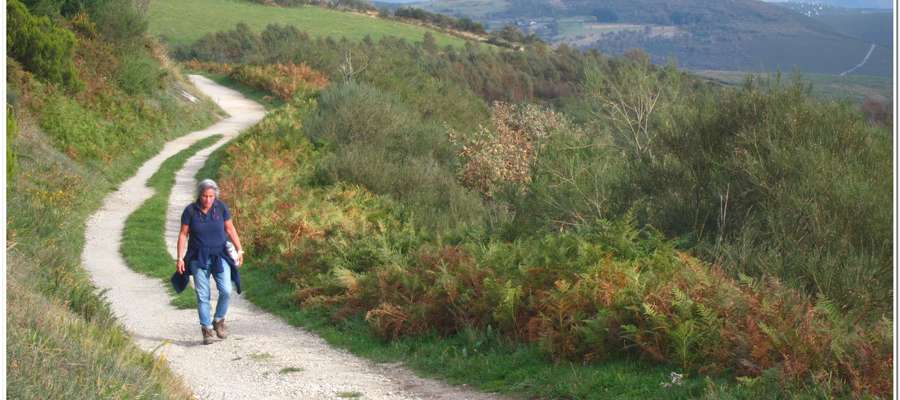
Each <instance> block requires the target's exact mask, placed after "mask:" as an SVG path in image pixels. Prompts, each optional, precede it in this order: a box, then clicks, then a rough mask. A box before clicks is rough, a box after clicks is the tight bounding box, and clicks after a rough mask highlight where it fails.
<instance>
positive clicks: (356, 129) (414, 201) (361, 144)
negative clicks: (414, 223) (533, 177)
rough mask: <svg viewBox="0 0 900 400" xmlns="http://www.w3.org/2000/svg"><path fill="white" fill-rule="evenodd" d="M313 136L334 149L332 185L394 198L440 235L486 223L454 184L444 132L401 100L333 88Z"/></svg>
mask: <svg viewBox="0 0 900 400" xmlns="http://www.w3.org/2000/svg"><path fill="white" fill-rule="evenodd" d="M307 132H308V134H309V135H310V137H311V138H312V139H313V141H315V142H317V143H320V144H321V145H325V146H328V148H329V149H333V152H334V153H333V155H331V156H327V157H326V158H325V159H323V161H322V163H321V166H320V175H321V176H323V177H324V178H325V181H326V182H328V181H337V180H345V181H348V182H353V183H358V184H361V185H364V186H365V187H366V188H368V189H369V190H372V191H373V192H375V193H378V194H387V195H390V196H392V197H393V198H394V199H396V200H399V201H400V202H402V203H404V204H406V205H408V206H409V210H408V211H409V212H412V213H413V214H415V215H417V216H418V218H419V221H420V222H422V223H424V224H425V225H427V226H429V227H431V228H434V229H438V230H443V229H445V228H448V227H457V226H463V225H467V224H472V223H479V222H480V221H481V218H483V216H484V207H483V205H482V204H481V201H480V199H479V198H478V197H477V195H475V194H474V193H471V192H469V191H467V190H466V189H464V188H463V187H461V186H460V185H459V184H458V183H457V182H456V179H455V177H454V174H453V172H452V168H453V166H454V164H453V163H454V161H455V158H454V156H453V152H452V150H451V148H450V145H449V143H448V141H447V139H446V138H447V136H446V133H445V132H446V130H445V129H444V128H441V127H440V126H437V125H435V124H429V123H427V122H424V121H422V120H421V119H420V118H419V117H418V116H417V115H416V114H415V113H413V112H412V111H411V110H410V109H408V108H407V107H406V106H405V105H403V104H402V103H400V102H399V100H398V99H397V98H396V97H393V96H390V95H387V94H385V93H384V92H382V91H380V90H378V89H375V88H372V87H371V86H368V85H365V84H361V83H349V84H344V85H333V86H332V87H330V88H329V89H327V90H325V91H324V92H322V95H321V97H320V108H319V110H318V112H317V113H316V114H315V115H314V116H313V117H312V118H310V121H309V124H308V129H307Z"/></svg>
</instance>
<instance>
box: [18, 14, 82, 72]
mask: <svg viewBox="0 0 900 400" xmlns="http://www.w3.org/2000/svg"><path fill="white" fill-rule="evenodd" d="M6 15H7V30H6V43H7V45H8V46H9V55H10V56H11V57H12V58H14V59H16V60H17V61H19V62H20V63H21V64H22V66H24V67H25V69H26V70H28V71H30V72H32V73H33V74H35V75H36V76H38V77H39V78H40V79H42V80H45V81H47V82H51V83H55V84H59V85H63V86H66V87H68V88H70V89H74V90H77V89H79V88H80V87H81V82H80V81H79V80H78V75H77V73H76V72H75V64H74V63H73V61H72V54H73V47H74V46H75V35H74V34H73V33H72V32H70V31H68V30H66V29H64V28H60V27H58V26H56V25H55V24H54V23H53V22H52V21H50V18H48V17H46V16H34V15H32V14H31V13H30V12H29V11H28V9H27V8H25V6H24V5H22V3H21V2H19V0H11V1H9V2H8V3H7V4H6Z"/></svg>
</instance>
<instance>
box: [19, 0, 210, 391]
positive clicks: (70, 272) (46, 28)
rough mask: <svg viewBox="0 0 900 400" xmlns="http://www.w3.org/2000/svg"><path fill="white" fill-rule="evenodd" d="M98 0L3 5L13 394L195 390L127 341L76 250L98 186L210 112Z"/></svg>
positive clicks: (104, 188) (132, 16) (110, 183)
mask: <svg viewBox="0 0 900 400" xmlns="http://www.w3.org/2000/svg"><path fill="white" fill-rule="evenodd" d="M28 3H29V4H31V3H32V2H28ZM47 3H49V2H47ZM73 3H74V2H73ZM103 4H104V5H105V6H106V7H108V8H106V9H99V8H96V7H88V6H84V8H82V9H79V8H78V7H77V6H73V7H75V9H74V10H72V9H67V10H65V11H66V12H65V13H63V12H61V11H62V10H54V9H52V8H51V6H50V5H48V4H44V6H45V7H43V8H41V9H38V10H35V9H29V8H27V7H26V6H25V5H23V4H22V3H21V2H19V1H18V0H10V1H8V2H7V8H6V10H7V18H8V20H7V21H8V25H7V39H8V42H9V44H8V45H9V47H8V50H9V52H8V53H7V71H6V88H7V95H6V111H7V113H6V118H7V119H6V127H7V136H6V138H7V147H6V154H7V187H6V207H7V225H6V227H7V231H6V232H7V236H6V261H7V268H6V274H7V275H6V279H7V280H6V290H7V292H6V293H7V297H6V301H7V314H6V329H7V330H6V333H7V336H6V354H7V359H6V360H7V361H6V366H7V370H6V371H7V374H6V393H7V396H8V398H12V399H75V398H107V399H113V398H116V399H136V398H166V399H185V400H186V399H190V398H192V396H191V391H190V388H188V387H187V386H185V385H184V383H183V382H182V381H181V378H180V377H178V376H177V375H175V374H173V373H172V371H170V370H169V367H168V363H167V362H166V361H165V360H164V359H160V358H157V357H155V356H154V355H152V354H150V353H148V352H143V351H141V350H140V349H139V348H138V347H137V346H135V344H134V342H133V341H132V339H133V338H132V336H131V334H130V333H129V332H128V331H127V330H126V329H125V328H124V327H123V326H122V325H121V321H120V320H119V319H117V316H116V315H115V313H114V312H113V310H112V309H111V307H110V306H109V304H108V302H107V300H106V299H105V297H104V296H103V294H102V293H98V292H97V291H96V288H95V287H94V286H93V284H92V281H91V279H90V277H89V276H88V274H86V273H85V271H84V269H83V267H82V259H81V255H82V248H83V245H84V241H85V239H84V225H85V221H86V220H87V218H88V215H89V214H90V213H92V212H93V211H94V210H96V209H97V208H99V207H101V206H102V199H103V195H104V194H105V193H106V192H108V191H110V190H112V189H113V188H115V187H116V186H117V185H118V184H119V183H120V182H122V181H123V180H124V179H125V178H126V177H127V176H129V175H131V174H132V173H133V172H134V171H135V170H136V169H137V167H138V165H140V163H141V161H142V160H146V159H147V158H150V157H151V156H152V155H153V154H155V153H156V152H157V151H158V150H159V149H160V148H161V147H162V144H163V143H164V142H165V141H167V140H170V139H172V138H175V137H178V136H180V135H182V134H184V133H186V132H189V131H191V130H194V129H198V128H200V127H203V126H205V125H206V124H208V123H210V122H211V121H213V120H214V119H215V118H217V117H218V113H217V110H218V109H217V107H216V106H215V105H214V104H213V103H212V102H210V101H209V100H208V99H206V98H205V97H203V96H202V95H200V94H199V93H198V92H197V91H196V89H194V88H193V86H192V85H190V84H189V83H188V82H187V81H186V80H185V79H184V78H183V77H182V76H181V74H180V72H179V71H178V70H177V69H176V68H174V66H173V65H172V64H171V63H169V62H168V59H167V57H166V53H165V50H164V49H163V48H162V47H160V46H159V45H158V43H156V42H154V41H152V40H149V39H147V38H146V37H145V36H144V30H143V26H144V25H143V24H142V23H141V22H142V21H141V19H140V18H139V16H138V14H137V13H136V12H135V10H133V9H132V8H131V7H132V5H131V2H130V1H127V0H111V1H107V2H104V3H103ZM70 5H72V4H70ZM110 10H112V11H114V12H108V11H110ZM48 14H49V15H48Z"/></svg>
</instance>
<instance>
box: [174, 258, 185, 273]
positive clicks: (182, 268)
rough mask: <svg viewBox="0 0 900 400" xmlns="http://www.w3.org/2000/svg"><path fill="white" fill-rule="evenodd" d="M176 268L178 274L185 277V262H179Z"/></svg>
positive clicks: (180, 260)
mask: <svg viewBox="0 0 900 400" xmlns="http://www.w3.org/2000/svg"><path fill="white" fill-rule="evenodd" d="M175 268H176V269H178V273H179V274H181V275H184V260H182V259H179V260H178V262H176V263H175Z"/></svg>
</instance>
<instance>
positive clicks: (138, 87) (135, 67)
mask: <svg viewBox="0 0 900 400" xmlns="http://www.w3.org/2000/svg"><path fill="white" fill-rule="evenodd" d="M121 60H122V63H121V64H119V68H118V71H116V75H117V76H116V83H117V84H118V86H119V87H120V88H122V90H124V91H125V93H128V94H130V95H142V94H144V95H146V94H152V93H153V92H154V91H156V90H157V89H158V88H159V86H160V79H161V78H162V77H163V76H164V73H163V71H162V70H160V68H159V62H157V61H156V60H154V59H153V58H152V57H150V56H148V55H147V54H144V53H142V52H134V53H131V54H128V55H126V56H124V57H122V59H121Z"/></svg>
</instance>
